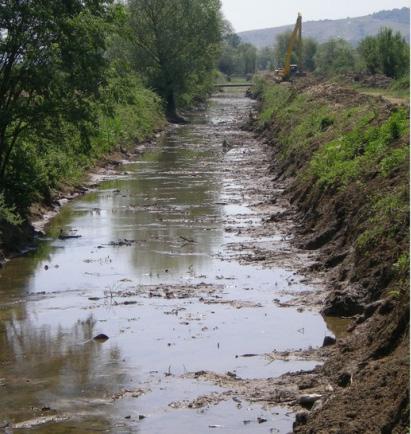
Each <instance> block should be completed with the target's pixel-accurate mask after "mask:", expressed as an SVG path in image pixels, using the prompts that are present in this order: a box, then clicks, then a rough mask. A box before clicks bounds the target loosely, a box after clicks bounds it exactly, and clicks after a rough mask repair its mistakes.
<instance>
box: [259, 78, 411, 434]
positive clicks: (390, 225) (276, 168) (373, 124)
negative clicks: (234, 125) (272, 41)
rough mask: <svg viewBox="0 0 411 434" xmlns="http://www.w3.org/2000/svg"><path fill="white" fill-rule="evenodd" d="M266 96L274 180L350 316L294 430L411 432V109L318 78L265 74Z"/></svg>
mask: <svg viewBox="0 0 411 434" xmlns="http://www.w3.org/2000/svg"><path fill="white" fill-rule="evenodd" d="M256 94H257V96H258V97H259V99H260V110H259V115H258V116H256V117H254V118H253V122H252V128H253V129H254V130H255V131H256V132H257V134H258V136H259V137H260V139H261V140H264V141H265V142H266V143H267V144H268V145H270V146H271V147H272V149H273V158H272V162H271V174H272V176H273V179H274V180H275V182H279V181H281V180H283V181H284V182H285V183H286V188H285V192H284V193H285V194H284V195H285V198H286V199H288V200H290V202H291V203H292V204H293V207H292V210H293V211H294V212H292V211H289V212H288V213H287V214H288V216H289V218H291V219H292V220H293V221H295V222H296V227H295V228H296V231H295V235H296V237H295V239H294V242H295V243H296V244H297V245H298V246H300V247H302V248H303V249H306V250H307V251H311V252H317V255H318V256H317V262H316V263H315V264H314V265H313V266H311V269H312V270H318V271H322V272H325V273H326V282H327V285H326V286H327V288H326V295H325V296H324V295H323V297H322V300H321V301H320V303H321V304H322V311H323V313H324V314H328V315H334V316H344V317H349V318H351V325H350V326H349V327H348V328H347V322H345V324H344V325H343V329H345V334H344V333H343V334H342V336H341V337H340V338H339V339H338V340H337V345H335V346H334V347H333V348H332V350H330V352H329V357H328V359H327V361H326V362H325V364H324V365H323V367H321V368H320V369H319V370H318V375H319V378H321V379H322V380H323V381H324V380H325V382H327V380H328V382H329V384H330V386H331V389H332V393H330V394H329V395H328V396H327V397H326V398H325V399H322V400H321V401H319V404H318V405H317V406H316V407H313V409H312V410H311V412H310V413H306V414H301V415H300V416H299V417H298V420H297V424H296V426H295V431H296V432H299V433H324V434H328V433H344V434H345V433H363V432H367V433H368V432H370V433H374V432H375V433H377V432H378V433H379V432H382V433H403V432H406V430H407V429H408V427H409V253H408V252H409V157H408V156H409V111H408V109H407V108H405V107H399V106H396V105H393V104H391V103H389V102H387V101H386V100H384V99H382V98H374V97H370V96H366V95H362V94H359V93H358V92H356V91H355V90H353V89H352V88H347V87H341V86H337V85H335V84H333V83H327V82H322V81H319V80H318V79H315V78H313V77H307V78H306V79H301V80H297V81H296V82H295V83H294V84H292V85H289V86H278V85H277V86H276V85H273V84H272V83H269V82H260V83H259V86H258V87H257V89H256ZM394 155H396V156H397V157H396V158H393V156H394ZM388 162H390V163H389V164H388V165H387V163H388ZM283 217H284V214H278V215H274V216H273V217H272V219H273V220H274V221H275V220H279V221H281V220H283ZM304 302H305V300H304ZM349 322H350V321H348V324H349Z"/></svg>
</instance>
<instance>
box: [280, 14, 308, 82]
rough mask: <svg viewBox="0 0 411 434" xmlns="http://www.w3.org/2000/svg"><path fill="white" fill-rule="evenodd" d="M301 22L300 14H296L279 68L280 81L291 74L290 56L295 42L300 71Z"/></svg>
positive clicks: (286, 78)
mask: <svg viewBox="0 0 411 434" xmlns="http://www.w3.org/2000/svg"><path fill="white" fill-rule="evenodd" d="M302 22H303V18H302V16H301V14H298V18H297V22H296V23H295V27H294V30H293V32H292V34H291V37H290V40H289V41H288V46H287V53H286V55H285V61H284V67H283V68H282V69H281V70H279V73H280V77H281V81H286V80H288V79H289V78H290V76H291V72H292V71H291V58H292V54H293V50H294V47H295V46H296V44H297V56H298V65H297V69H298V71H299V72H300V73H301V72H302Z"/></svg>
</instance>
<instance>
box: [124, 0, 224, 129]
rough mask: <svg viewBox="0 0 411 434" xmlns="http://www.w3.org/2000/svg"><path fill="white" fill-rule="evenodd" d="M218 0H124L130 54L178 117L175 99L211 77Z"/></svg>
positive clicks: (219, 22) (216, 44)
mask: <svg viewBox="0 0 411 434" xmlns="http://www.w3.org/2000/svg"><path fill="white" fill-rule="evenodd" d="M220 7H221V5H220V1H219V0H174V1H170V0H130V2H129V10H130V31H131V46H130V50H131V58H132V62H133V65H134V67H135V69H136V70H137V71H139V72H140V73H141V74H142V75H143V77H144V78H145V80H146V82H147V83H148V85H149V86H150V87H152V88H153V89H155V90H156V91H157V92H158V94H159V95H160V96H161V97H162V98H163V99H164V101H165V102H166V109H167V114H168V117H169V119H170V120H175V121H179V120H180V118H179V117H178V116H177V114H176V108H177V100H178V98H179V97H181V96H182V95H184V93H185V92H188V91H189V90H190V89H191V88H192V86H193V85H196V86H199V85H201V84H202V83H204V82H205V81H206V80H208V79H209V78H210V77H211V74H212V71H213V70H214V66H215V63H216V60H217V57H218V54H219V47H220V41H221V34H222V26H223V23H222V19H221V13H220Z"/></svg>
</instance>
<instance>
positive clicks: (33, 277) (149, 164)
mask: <svg viewBox="0 0 411 434" xmlns="http://www.w3.org/2000/svg"><path fill="white" fill-rule="evenodd" d="M250 104H251V103H250V101H249V100H247V99H245V98H239V97H232V98H231V97H229V98H217V99H215V100H214V103H213V105H212V106H211V108H210V109H209V110H208V111H207V113H198V114H196V115H195V116H194V117H193V124H191V125H187V126H183V127H177V128H173V129H172V130H170V131H169V132H168V133H167V135H166V136H165V137H164V138H163V140H162V141H160V143H159V144H158V146H157V147H156V148H155V149H152V150H150V151H148V152H146V153H145V154H144V155H143V157H142V158H141V159H139V160H138V161H136V162H134V163H132V164H126V165H124V166H123V167H121V168H119V171H120V174H121V176H119V177H116V178H114V179H108V180H107V181H105V182H103V183H102V184H101V185H100V187H99V188H98V189H97V190H96V191H94V192H91V193H89V194H87V195H86V196H84V197H82V198H79V199H78V200H75V201H73V202H72V203H70V204H68V205H67V206H65V207H64V208H63V209H62V212H61V213H60V214H59V215H58V216H57V217H56V218H55V219H53V221H52V222H51V224H50V225H49V227H48V231H47V237H46V239H44V240H41V241H40V242H39V248H38V250H37V251H36V252H33V253H30V254H28V255H27V256H25V257H23V258H18V259H16V260H14V261H11V262H10V263H9V264H7V265H6V267H5V268H3V269H1V270H0V273H1V278H0V367H1V374H0V392H1V394H0V420H1V419H11V420H12V421H14V422H18V421H23V420H26V419H32V418H34V417H38V416H47V415H49V414H51V415H53V414H55V413H58V414H59V415H69V419H68V420H67V421H61V422H59V423H57V424H53V431H52V432H53V433H59V432H75V433H81V432H90V431H91V432H98V431H108V432H113V433H120V432H133V433H135V432H138V430H139V427H140V423H142V422H139V421H138V414H139V413H138V412H139V411H140V405H141V406H142V408H143V409H144V411H146V412H148V413H153V412H154V413H155V415H150V417H151V420H152V421H153V425H147V426H146V425H144V426H146V428H145V429H144V432H156V431H155V430H156V429H157V432H160V431H158V427H159V426H163V427H164V426H165V427H167V426H168V425H167V423H168V421H170V420H173V421H174V422H173V423H175V424H176V425H174V426H171V425H170V429H171V432H179V433H188V432H192V431H187V430H186V431H184V429H181V430H179V426H180V425H179V424H181V423H183V422H184V420H188V422H189V423H188V424H187V426H190V427H193V426H194V427H195V426H197V418H201V417H202V414H200V413H194V412H191V413H190V414H188V413H187V414H186V413H184V414H183V413H179V414H178V415H176V414H174V415H173V416H170V411H171V410H170V408H168V403H169V402H170V401H171V400H174V399H177V398H176V396H175V395H176V394H177V395H178V394H181V398H182V399H187V394H188V392H187V389H186V388H185V387H186V386H184V387H183V386H182V385H181V381H182V380H181V379H178V378H177V377H176V379H174V380H173V379H171V378H168V376H167V375H165V373H167V371H168V370H172V372H173V373H174V374H176V375H179V374H183V373H184V372H186V371H187V370H193V371H196V370H201V369H210V370H215V371H216V372H222V373H224V372H226V371H227V370H231V371H233V370H237V372H238V374H239V375H242V376H244V378H250V377H264V376H267V377H268V376H275V375H280V374H281V373H283V372H285V371H287V370H289V369H292V368H295V369H310V368H312V367H313V366H314V363H313V362H310V363H305V362H301V363H300V364H298V363H295V364H294V365H293V366H290V364H289V363H286V362H281V361H279V362H276V363H272V364H269V365H268V364H267V362H266V360H265V358H264V357H263V356H262V357H260V358H253V359H250V360H247V363H246V362H245V361H244V360H243V359H241V358H238V357H236V355H239V354H240V355H241V354H246V353H258V354H264V353H265V352H269V351H272V350H273V349H274V348H276V349H278V350H286V349H290V348H301V347H304V348H305V347H308V346H310V345H313V346H315V345H321V343H322V338H323V336H324V334H325V333H326V327H325V325H324V323H323V320H322V318H321V317H320V316H319V315H318V314H316V313H312V312H304V313H303V314H302V313H300V312H298V311H297V310H294V309H290V310H284V309H278V308H276V307H275V305H274V304H273V302H272V300H273V298H274V291H277V290H280V289H289V284H290V281H289V279H290V278H291V275H292V271H290V270H285V269H283V268H281V267H280V268H276V269H261V268H260V267H259V266H258V264H256V265H247V266H245V265H244V266H243V265H241V264H240V263H238V261H222V260H221V259H220V258H219V257H218V255H217V253H218V252H220V250H221V249H223V248H224V244H226V243H228V242H232V241H233V237H234V235H232V234H231V232H229V231H227V232H226V231H225V223H226V222H227V221H229V222H231V223H232V224H234V225H235V224H239V225H240V224H243V220H241V216H240V217H238V216H237V214H244V215H245V216H246V219H247V221H259V220H260V219H261V215H258V213H257V214H256V215H254V214H253V213H254V211H252V210H250V209H248V208H247V207H246V204H243V201H244V199H243V197H242V195H243V193H242V191H241V185H239V183H236V182H235V179H234V178H235V177H233V175H232V172H230V170H232V167H233V166H234V165H235V164H236V162H237V161H238V159H239V158H241V155H242V151H239V152H238V154H235V153H232V154H230V153H225V152H223V148H222V142H223V140H224V138H225V137H227V135H230V134H232V135H237V136H238V135H241V138H242V139H244V140H247V138H248V139H249V137H248V136H247V135H246V134H248V133H243V132H239V130H238V128H237V124H236V122H237V119H238V113H237V112H242V113H247V112H248V110H249V107H250ZM61 229H63V231H65V232H68V231H71V230H74V231H76V232H75V233H76V234H78V235H81V238H77V239H69V240H64V241H63V240H59V239H58V234H59V233H60V230H61ZM293 280H295V281H296V282H297V281H298V278H297V277H296V276H294V275H293ZM203 281H205V282H207V283H208V284H210V285H215V286H216V287H217V286H218V291H217V292H216V295H215V299H214V300H211V301H215V302H216V304H213V303H210V304H208V303H205V302H204V303H203V301H204V300H203V301H200V300H201V299H200V297H199V296H196V294H195V287H196V285H198V284H199V283H200V282H203ZM159 284H166V285H178V284H189V285H191V286H192V288H194V289H193V292H194V296H195V297H194V298H192V299H191V298H189V299H181V300H179V299H175V300H174V299H170V300H169V299H152V298H150V297H149V296H147V294H144V293H143V292H142V293H141V296H138V295H135V296H134V297H133V298H132V301H133V303H134V304H132V305H129V306H125V305H124V304H121V302H122V301H124V300H123V299H121V298H120V295H119V294H118V292H119V291H120V290H124V289H130V291H131V292H132V291H133V290H135V289H136V288H139V287H140V286H143V285H154V286H155V285H159ZM274 285H275V286H274ZM300 289H301V290H307V289H308V288H307V287H306V286H304V285H303V284H301V288H300ZM223 299H224V300H223ZM230 300H240V301H242V302H245V303H247V302H254V303H258V306H259V307H256V308H254V309H250V308H244V309H242V308H241V309H237V308H235V305H234V306H233V305H230ZM209 301H210V300H209ZM219 301H224V302H226V304H225V303H222V304H218V302H219ZM117 302H119V303H117ZM173 312H174V313H173ZM302 330H303V331H304V332H301V331H302ZM285 331H286V332H285ZM98 333H106V334H108V335H109V336H110V339H109V340H108V341H107V342H106V343H104V344H103V345H101V344H98V343H96V342H94V341H93V340H92V338H93V336H95V335H96V334H98ZM3 378H4V380H2V379H3ZM165 379H167V381H168V383H167V384H166V385H165V386H164V387H163V385H164V381H166V380H165ZM3 383H4V385H3V386H1V384H3ZM210 387H211V386H210V385H208V386H207V388H206V389H207V391H209V389H210ZM136 388H137V389H140V388H142V389H144V390H149V391H151V392H147V394H146V395H144V397H142V398H141V399H133V398H132V397H130V396H127V397H126V398H125V399H124V400H123V399H118V400H117V401H116V400H114V401H113V399H112V398H113V396H115V397H118V394H120V395H121V391H122V390H123V391H124V390H129V391H133V390H134V389H136ZM190 388H191V390H192V392H191V393H192V394H193V393H201V391H203V389H204V388H205V387H204V385H197V386H195V385H194V386H193V385H192V384H190ZM165 390H167V393H166V394H164V393H165ZM159 403H161V406H160V404H159ZM144 405H146V407H144ZM47 407H50V408H51V410H47ZM42 408H46V410H44V411H42V410H41V409H42ZM223 408H224V407H223V406H222V407H221V409H223ZM238 411H240V410H238ZM242 411H244V412H246V411H247V409H246V408H245V407H244V409H243V410H242ZM258 411H259V409H258V408H255V409H253V412H256V413H257V412H258ZM212 413H214V416H215V417H217V418H219V417H222V416H221V414H220V411H219V410H218V409H216V411H214V412H212ZM223 413H224V412H223ZM131 414H132V415H133V418H131V419H125V417H126V416H128V415H131ZM205 417H206V416H204V417H203V418H202V419H201V423H202V424H203V425H204V427H205V428H204V429H206V427H207V426H208V425H207V423H206V419H205ZM231 417H232V420H231V421H230V423H231V422H232V424H233V425H232V426H235V423H236V422H238V421H237V420H234V419H235V418H236V417H237V415H232V416H231ZM282 417H283V418H285V420H284V421H282V422H281V424H282V425H281V426H282V432H287V427H290V426H291V424H292V421H291V419H290V418H289V417H287V416H286V415H284V414H282ZM173 418H174V419H173ZM239 420H240V419H239ZM203 425H202V426H203ZM156 427H157V428H156ZM240 428H241V430H242V429H244V430H247V427H240ZM240 428H238V430H240ZM262 428H264V427H262ZM47 429H48V428H47V426H46V425H45V426H44V427H38V428H36V432H50V431H47ZM236 429H237V428H236ZM153 430H154V431H153ZM173 430H174V431H173ZM163 431H164V430H163ZM163 431H161V432H163ZM164 432H165V431H164Z"/></svg>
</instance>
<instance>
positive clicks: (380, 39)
mask: <svg viewBox="0 0 411 434" xmlns="http://www.w3.org/2000/svg"><path fill="white" fill-rule="evenodd" d="M358 51H359V53H360V55H361V56H362V58H363V60H364V61H365V65H366V68H367V70H368V72H370V73H371V74H375V73H376V72H380V73H383V74H385V75H387V76H388V77H393V78H399V77H401V76H402V75H404V74H405V73H407V72H408V71H409V61H410V55H409V51H410V47H409V45H408V44H407V42H406V40H405V39H404V38H403V36H402V35H401V34H400V33H399V32H396V33H394V32H393V30H392V29H390V28H382V29H381V30H380V31H379V32H378V34H377V35H376V36H368V37H367V38H364V39H363V40H362V41H361V43H360V45H359V47H358Z"/></svg>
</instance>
